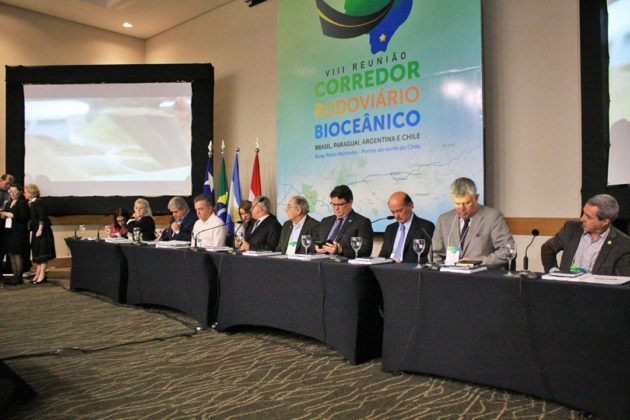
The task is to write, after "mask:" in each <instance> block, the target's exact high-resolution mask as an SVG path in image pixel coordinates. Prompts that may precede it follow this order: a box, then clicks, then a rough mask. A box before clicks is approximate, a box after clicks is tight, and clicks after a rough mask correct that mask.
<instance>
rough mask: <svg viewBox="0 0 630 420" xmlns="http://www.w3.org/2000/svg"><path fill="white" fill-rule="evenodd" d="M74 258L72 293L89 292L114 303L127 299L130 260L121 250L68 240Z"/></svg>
mask: <svg viewBox="0 0 630 420" xmlns="http://www.w3.org/2000/svg"><path fill="white" fill-rule="evenodd" d="M65 241H66V245H67V246H68V248H69V249H70V253H71V254H72V268H71V271H70V289H71V290H88V291H91V292H96V293H99V294H101V295H105V296H107V297H109V298H110V299H111V300H113V301H114V302H118V303H124V302H125V301H126V299H127V260H126V259H125V257H124V255H123V254H122V251H121V249H120V246H118V245H115V244H110V243H106V242H104V241H99V242H97V241H89V240H85V239H81V238H78V237H77V238H74V237H72V238H66V239H65Z"/></svg>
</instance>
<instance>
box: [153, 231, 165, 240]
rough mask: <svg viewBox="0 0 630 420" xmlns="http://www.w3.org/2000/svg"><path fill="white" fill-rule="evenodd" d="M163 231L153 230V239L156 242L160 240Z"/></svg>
mask: <svg viewBox="0 0 630 420" xmlns="http://www.w3.org/2000/svg"><path fill="white" fill-rule="evenodd" d="M163 231H164V229H155V239H156V240H158V241H159V240H160V238H161V237H162V232H163Z"/></svg>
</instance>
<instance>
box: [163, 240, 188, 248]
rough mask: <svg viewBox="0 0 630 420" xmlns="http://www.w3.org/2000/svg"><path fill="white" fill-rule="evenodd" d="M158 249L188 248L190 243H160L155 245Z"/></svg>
mask: <svg viewBox="0 0 630 420" xmlns="http://www.w3.org/2000/svg"><path fill="white" fill-rule="evenodd" d="M155 246H156V247H158V248H188V247H189V246H190V242H188V241H159V242H156V243H155Z"/></svg>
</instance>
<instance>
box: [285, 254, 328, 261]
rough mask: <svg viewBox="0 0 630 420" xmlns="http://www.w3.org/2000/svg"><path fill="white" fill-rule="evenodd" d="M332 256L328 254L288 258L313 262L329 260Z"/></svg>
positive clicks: (301, 255) (298, 255) (300, 255)
mask: <svg viewBox="0 0 630 420" xmlns="http://www.w3.org/2000/svg"><path fill="white" fill-rule="evenodd" d="M329 257H330V255H327V254H293V255H287V258H288V259H290V260H303V261H312V260H321V259H326V258H329Z"/></svg>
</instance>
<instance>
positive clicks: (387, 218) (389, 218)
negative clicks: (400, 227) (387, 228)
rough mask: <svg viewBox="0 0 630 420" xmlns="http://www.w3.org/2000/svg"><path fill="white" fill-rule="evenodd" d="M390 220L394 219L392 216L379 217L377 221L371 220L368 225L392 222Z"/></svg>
mask: <svg viewBox="0 0 630 420" xmlns="http://www.w3.org/2000/svg"><path fill="white" fill-rule="evenodd" d="M392 219H394V216H386V217H379V218H378V219H375V220H372V221H371V222H370V223H376V222H380V221H381V220H392Z"/></svg>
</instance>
